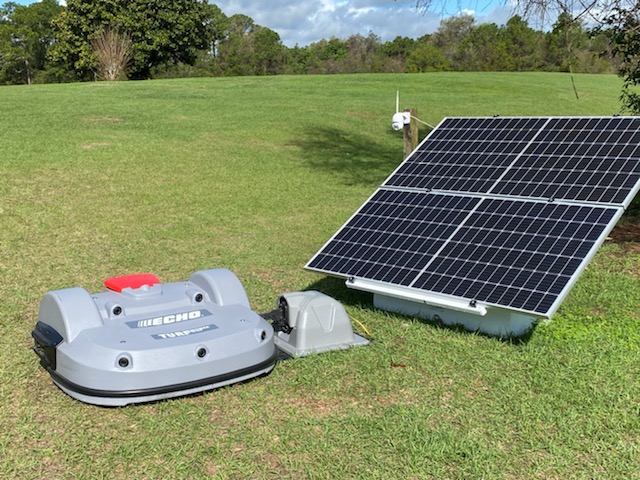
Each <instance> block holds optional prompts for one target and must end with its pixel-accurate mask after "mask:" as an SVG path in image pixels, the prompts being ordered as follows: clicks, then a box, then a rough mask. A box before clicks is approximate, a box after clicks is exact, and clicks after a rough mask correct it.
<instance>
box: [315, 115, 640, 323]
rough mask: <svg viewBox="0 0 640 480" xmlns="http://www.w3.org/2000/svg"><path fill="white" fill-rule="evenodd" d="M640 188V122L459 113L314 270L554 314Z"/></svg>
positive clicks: (402, 168) (354, 219) (381, 191)
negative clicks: (471, 115)
mask: <svg viewBox="0 0 640 480" xmlns="http://www.w3.org/2000/svg"><path fill="white" fill-rule="evenodd" d="M639 188H640V118H637V117H610V118H600V117H598V118H590V117H576V118H567V117H539V118H500V117H496V118H448V119H445V120H443V121H442V122H441V123H440V125H439V126H438V127H437V128H436V129H435V130H433V132H432V133H431V134H430V135H429V137H427V139H425V141H423V143H422V144H421V145H420V146H419V147H418V148H417V149H416V151H415V152H413V154H412V155H411V156H410V157H409V158H408V159H407V160H405V161H404V162H403V163H402V164H401V165H400V166H399V167H398V168H397V169H396V171H395V172H393V173H392V174H391V176H390V177H389V178H388V179H387V180H386V181H385V182H384V184H383V185H382V186H381V187H380V189H378V191H376V193H375V194H374V195H373V196H372V197H371V198H370V199H369V200H368V201H367V202H365V204H364V205H363V206H362V207H361V208H360V209H359V210H358V211H357V212H356V213H355V214H354V216H353V217H352V218H351V219H350V220H349V221H347V223H346V224H345V225H344V226H343V227H342V228H341V229H340V230H339V231H338V232H337V233H336V234H335V235H334V237H333V238H332V239H331V240H329V242H327V244H325V246H324V247H323V248H322V249H321V250H320V251H319V252H318V253H317V254H316V255H315V256H314V257H313V258H312V259H311V260H310V261H309V263H308V264H307V266H306V268H309V269H312V270H317V271H321V272H325V273H329V274H334V275H339V276H344V277H347V278H350V277H353V278H356V279H364V280H367V281H373V282H379V283H380V284H383V285H391V286H397V287H399V289H400V290H398V289H395V290H393V292H394V294H396V293H398V291H400V292H403V291H405V292H409V293H410V295H407V298H409V297H410V298H412V299H414V298H416V293H418V294H419V293H420V292H424V293H425V294H430V293H435V294H438V295H440V296H445V297H450V298H453V299H459V300H463V301H466V302H471V303H475V302H482V303H483V304H486V305H493V306H497V307H500V308H505V309H509V310H516V311H518V312H526V313H531V314H534V315H536V316H543V317H549V316H551V315H552V314H553V312H554V311H555V309H557V307H558V306H559V304H560V302H561V301H562V299H563V298H564V296H565V295H566V293H567V292H568V290H569V289H570V288H571V286H572V285H573V283H574V282H575V280H576V279H577V277H578V275H579V274H580V273H581V272H582V271H583V270H584V268H585V267H586V265H587V264H588V262H589V261H590V259H591V258H592V256H593V255H594V254H595V252H596V250H597V248H598V247H599V246H600V244H601V243H602V242H603V241H604V239H605V238H606V235H607V234H608V232H609V231H610V230H611V229H612V228H613V226H614V225H615V222H616V221H617V219H618V218H619V217H620V215H621V214H622V212H623V209H624V207H626V206H628V205H629V204H630V202H631V200H632V199H633V197H634V196H635V194H636V193H637V191H638V189H639ZM367 285H369V283H367ZM367 288H369V287H367ZM385 291H386V290H385ZM438 298H441V297H438Z"/></svg>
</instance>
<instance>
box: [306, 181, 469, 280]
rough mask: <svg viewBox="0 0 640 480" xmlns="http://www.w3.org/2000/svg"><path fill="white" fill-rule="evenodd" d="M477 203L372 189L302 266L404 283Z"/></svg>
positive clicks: (420, 268) (467, 199)
mask: <svg viewBox="0 0 640 480" xmlns="http://www.w3.org/2000/svg"><path fill="white" fill-rule="evenodd" d="M479 202H480V199H478V198H469V197H463V196H453V195H432V194H428V193H424V192H404V191H394V190H385V189H381V190H378V191H377V192H376V193H375V194H374V196H373V197H372V198H371V199H370V200H369V201H368V202H367V203H366V204H365V205H364V206H363V207H362V208H361V209H360V210H359V211H358V212H357V213H356V214H355V215H354V216H353V217H352V218H351V219H350V220H349V221H348V222H347V223H346V224H345V225H344V227H343V228H342V229H341V230H340V231H339V232H338V233H337V234H336V236H335V237H334V238H332V239H331V240H330V241H329V243H328V244H327V245H326V246H325V248H323V249H322V250H321V251H320V252H319V253H318V254H317V255H316V256H315V257H314V258H313V259H312V260H311V261H310V262H309V264H308V268H311V269H314V270H319V271H323V272H327V273H335V274H340V275H345V276H357V277H362V278H368V279H372V280H380V281H383V282H388V283H393V284H397V285H405V286H406V285H409V284H410V283H411V282H412V281H413V280H414V279H415V277H416V276H417V275H418V274H419V273H420V271H421V270H422V268H423V267H424V266H425V265H426V264H427V262H429V261H430V260H431V259H432V258H433V255H434V253H436V252H437V251H438V249H439V248H440V247H441V246H442V245H443V243H444V241H445V240H447V239H448V238H449V237H450V236H451V235H452V234H453V232H454V231H455V229H456V228H457V226H458V224H460V222H462V221H463V220H464V218H465V217H466V216H467V215H468V214H469V213H470V211H471V209H472V208H473V207H474V206H475V205H477V204H478V203H479Z"/></svg>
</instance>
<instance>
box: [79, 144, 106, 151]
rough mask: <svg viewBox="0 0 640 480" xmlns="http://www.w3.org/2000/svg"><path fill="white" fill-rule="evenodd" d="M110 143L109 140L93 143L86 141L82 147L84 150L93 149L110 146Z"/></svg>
mask: <svg viewBox="0 0 640 480" xmlns="http://www.w3.org/2000/svg"><path fill="white" fill-rule="evenodd" d="M110 145H111V143H109V142H91V143H85V144H84V145H81V146H80V148H82V149H83V150H92V149H94V148H100V147H108V146H110Z"/></svg>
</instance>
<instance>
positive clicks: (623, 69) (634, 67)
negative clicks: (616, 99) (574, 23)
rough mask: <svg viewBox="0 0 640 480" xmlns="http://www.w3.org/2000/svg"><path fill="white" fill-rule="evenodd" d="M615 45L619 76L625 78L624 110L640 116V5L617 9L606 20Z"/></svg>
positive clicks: (621, 97)
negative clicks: (618, 62) (639, 88)
mask: <svg viewBox="0 0 640 480" xmlns="http://www.w3.org/2000/svg"><path fill="white" fill-rule="evenodd" d="M606 24H607V25H608V26H609V27H610V30H609V33H610V35H611V38H612V40H613V43H614V50H613V53H614V55H615V56H616V57H617V58H618V59H619V61H620V69H619V75H620V76H621V77H623V78H624V83H623V86H622V95H621V96H620V99H621V100H622V104H623V106H624V108H625V109H626V110H628V111H630V112H631V113H633V114H636V115H638V114H640V92H639V91H638V86H639V85H640V5H638V4H637V3H636V4H635V5H634V6H632V7H630V8H628V9H627V8H616V9H614V11H613V12H612V14H611V15H610V16H609V17H608V18H607V19H606Z"/></svg>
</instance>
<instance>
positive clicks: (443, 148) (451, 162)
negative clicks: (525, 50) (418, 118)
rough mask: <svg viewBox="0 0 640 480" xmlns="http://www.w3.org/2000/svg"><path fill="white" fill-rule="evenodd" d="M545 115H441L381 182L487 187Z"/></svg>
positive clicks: (465, 188) (425, 186) (453, 188)
mask: <svg viewBox="0 0 640 480" xmlns="http://www.w3.org/2000/svg"><path fill="white" fill-rule="evenodd" d="M545 121H546V119H543V118H533V119H521V118H499V117H495V118H475V119H469V118H450V119H445V120H444V121H443V122H442V123H441V124H440V125H439V126H438V128H437V129H436V130H434V131H433V133H432V134H431V135H430V137H429V141H427V142H423V143H422V144H421V145H420V146H419V147H418V149H417V150H416V152H414V154H413V155H412V156H411V157H409V158H408V159H407V160H406V161H405V162H404V163H403V164H402V165H401V166H400V167H399V168H398V169H397V170H396V172H394V174H393V175H392V176H391V177H390V178H389V179H388V180H387V181H386V182H385V183H384V184H383V185H384V186H395V187H408V188H417V189H422V190H427V189H430V190H451V191H457V192H479V193H483V192H488V191H489V190H490V189H491V188H492V187H493V186H494V184H495V183H496V181H497V180H498V179H499V178H500V176H501V175H503V174H504V172H505V171H506V169H507V168H508V167H509V165H511V164H512V163H513V162H514V161H515V159H516V158H517V156H518V154H520V152H521V151H522V150H523V149H524V148H526V146H527V145H528V144H529V142H530V141H531V140H532V139H533V137H534V136H535V134H536V133H537V132H538V131H539V130H540V128H541V127H542V126H543V125H544V123H545Z"/></svg>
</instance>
